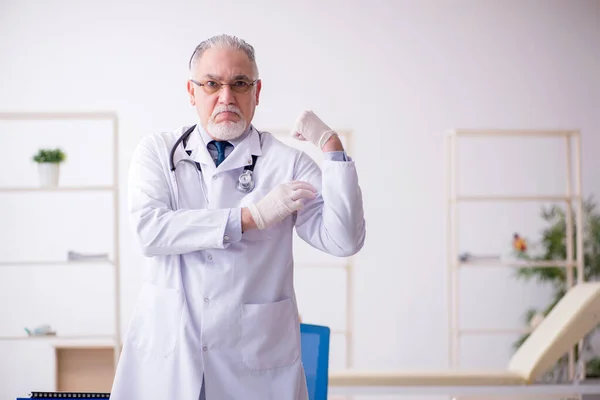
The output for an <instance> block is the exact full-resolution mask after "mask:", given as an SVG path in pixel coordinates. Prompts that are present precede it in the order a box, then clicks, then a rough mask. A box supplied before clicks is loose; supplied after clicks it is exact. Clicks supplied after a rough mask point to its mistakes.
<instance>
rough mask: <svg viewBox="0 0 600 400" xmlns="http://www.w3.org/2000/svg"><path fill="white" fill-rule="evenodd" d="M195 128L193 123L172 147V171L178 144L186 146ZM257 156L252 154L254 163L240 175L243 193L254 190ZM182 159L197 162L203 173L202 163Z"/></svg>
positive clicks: (239, 188) (239, 185) (196, 164)
mask: <svg viewBox="0 0 600 400" xmlns="http://www.w3.org/2000/svg"><path fill="white" fill-rule="evenodd" d="M194 129H196V125H193V126H192V127H191V128H189V129H188V130H186V131H185V132H184V133H183V135H181V136H180V137H179V139H177V141H176V142H175V144H174V145H173V148H172V149H171V158H170V159H169V163H170V166H171V172H175V163H174V161H173V160H174V158H175V150H177V146H179V144H180V143H183V146H184V147H185V145H186V143H187V140H188V138H189V137H190V135H191V134H192V132H193V131H194ZM186 153H187V154H188V156H189V155H191V151H189V150H186ZM257 158H258V156H256V155H253V156H252V164H250V165H246V166H245V167H244V171H243V172H242V173H241V174H240V176H239V177H238V183H237V189H238V190H239V191H240V192H242V193H250V192H251V191H252V190H254V186H255V183H254V175H253V173H254V166H255V165H256V160H257ZM181 161H186V162H189V163H192V164H195V166H196V168H197V169H198V171H200V173H202V168H201V167H200V163H198V162H196V161H193V160H189V159H183V160H181Z"/></svg>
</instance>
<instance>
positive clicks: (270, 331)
mask: <svg viewBox="0 0 600 400" xmlns="http://www.w3.org/2000/svg"><path fill="white" fill-rule="evenodd" d="M299 337H300V325H299V322H298V317H297V314H296V307H295V306H294V303H293V302H292V300H291V299H289V298H288V299H285V300H281V301H278V302H275V303H267V304H244V305H243V306H242V315H241V351H242V358H243V361H244V363H245V364H246V366H247V367H248V368H251V369H253V370H266V369H273V368H282V367H287V366H290V365H292V364H294V363H295V362H296V361H297V360H298V358H299V356H300V342H299Z"/></svg>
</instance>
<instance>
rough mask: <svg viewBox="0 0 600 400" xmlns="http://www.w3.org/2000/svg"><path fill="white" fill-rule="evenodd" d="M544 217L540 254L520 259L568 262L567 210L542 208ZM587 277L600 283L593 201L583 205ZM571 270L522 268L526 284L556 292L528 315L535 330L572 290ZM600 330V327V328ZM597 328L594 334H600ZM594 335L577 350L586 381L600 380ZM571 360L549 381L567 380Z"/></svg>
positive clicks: (598, 223)
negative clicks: (569, 280) (528, 282)
mask: <svg viewBox="0 0 600 400" xmlns="http://www.w3.org/2000/svg"><path fill="white" fill-rule="evenodd" d="M541 216H542V218H543V219H544V221H545V222H546V223H547V224H548V225H547V226H546V227H545V228H544V229H543V231H542V233H541V234H542V238H541V241H540V244H539V247H540V248H539V249H536V253H537V255H535V256H534V255H532V254H531V253H530V252H529V251H517V257H518V258H520V259H523V260H528V261H552V260H564V259H566V257H567V246H566V232H567V221H566V211H565V210H564V208H563V207H560V206H556V205H555V206H551V207H549V208H544V209H542V213H541ZM582 220H583V227H582V228H583V229H582V232H583V260H584V266H583V275H584V277H583V278H584V281H598V280H599V279H600V213H598V211H597V210H596V204H595V203H594V202H593V200H592V198H589V199H588V200H586V201H584V204H583V213H582ZM576 222H577V220H576V218H575V211H573V233H574V236H573V257H574V259H576V256H577V246H576V242H575V235H576V234H577V229H576ZM566 271H567V270H566V269H565V268H563V267H560V266H556V267H551V268H539V267H535V268H522V269H519V270H517V272H516V277H517V279H522V280H524V281H529V280H536V281H537V282H538V283H541V284H544V285H550V287H551V288H552V289H553V297H552V299H551V301H550V303H549V304H548V305H547V306H546V307H544V308H543V309H541V310H537V309H535V308H532V309H529V310H527V311H526V313H525V322H526V323H527V325H528V326H529V327H530V328H531V329H535V327H536V326H537V325H538V324H539V323H540V322H541V321H542V320H543V319H544V317H545V316H546V315H547V314H548V313H549V312H550V310H552V308H553V307H554V306H555V305H556V303H558V301H559V300H560V299H561V298H562V296H564V295H565V293H566V291H567V290H568V286H567V276H566V274H565V272H566ZM573 272H574V273H573V279H574V282H576V281H577V270H574V271H573ZM599 328H600V327H599ZM598 331H599V329H598V328H597V329H596V331H595V332H594V333H598ZM527 336H528V334H525V335H523V336H521V337H520V338H519V339H518V340H517V341H516V342H515V343H514V347H515V348H518V347H519V346H520V345H521V344H522V343H523V342H524V341H525V339H527ZM592 336H593V334H592V335H589V336H588V337H587V338H585V340H584V341H583V344H584V346H583V349H582V350H583V351H582V354H579V348H578V346H576V347H575V348H574V349H573V350H574V354H575V361H576V362H577V361H578V360H580V359H581V360H582V361H583V363H584V364H585V372H586V375H585V377H586V379H598V378H600V354H598V353H597V350H596V351H594V349H593V346H592V345H591V342H592ZM567 361H568V357H567V356H564V357H563V358H561V360H560V361H559V362H558V363H557V364H556V365H555V367H554V369H553V370H552V371H551V372H550V373H549V374H548V375H547V376H546V377H545V378H546V379H550V380H554V381H561V380H564V379H565V378H566V372H567Z"/></svg>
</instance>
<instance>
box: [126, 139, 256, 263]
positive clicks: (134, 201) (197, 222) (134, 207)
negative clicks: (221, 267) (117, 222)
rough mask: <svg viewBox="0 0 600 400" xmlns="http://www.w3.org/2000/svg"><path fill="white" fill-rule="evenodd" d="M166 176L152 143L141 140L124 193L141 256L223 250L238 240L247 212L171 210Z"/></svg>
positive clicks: (148, 140)
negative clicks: (125, 192)
mask: <svg viewBox="0 0 600 400" xmlns="http://www.w3.org/2000/svg"><path fill="white" fill-rule="evenodd" d="M169 173H170V171H168V170H167V169H165V168H164V167H163V166H162V165H161V161H160V157H159V155H158V151H157V146H156V144H155V142H154V141H152V140H151V139H149V138H145V139H144V140H143V141H142V142H141V143H140V145H138V147H137V148H136V150H135V152H134V154H133V159H132V161H131V166H130V169H129V192H128V195H129V218H130V222H131V224H132V227H133V231H134V233H135V236H136V238H137V240H138V243H139V245H140V247H141V249H142V252H143V254H144V255H146V256H155V255H169V254H183V253H188V252H192V251H197V250H204V249H209V248H225V247H227V246H229V244H230V243H232V242H236V241H239V240H240V239H241V235H242V219H243V218H242V215H243V214H246V212H247V210H244V211H242V210H241V209H240V208H224V209H211V210H209V209H178V210H174V206H173V204H174V201H173V199H172V197H171V189H170V185H169V179H170V177H169V176H168V174H169Z"/></svg>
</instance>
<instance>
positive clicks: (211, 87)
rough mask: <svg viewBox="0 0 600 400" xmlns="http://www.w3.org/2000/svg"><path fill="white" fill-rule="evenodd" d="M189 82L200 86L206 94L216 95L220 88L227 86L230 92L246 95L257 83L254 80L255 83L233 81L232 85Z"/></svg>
mask: <svg viewBox="0 0 600 400" xmlns="http://www.w3.org/2000/svg"><path fill="white" fill-rule="evenodd" d="M190 80H191V81H192V82H194V83H195V84H196V85H198V86H202V89H203V90H204V92H206V93H207V94H214V93H217V92H218V91H219V90H221V88H222V87H223V86H229V87H230V88H231V90H233V91H234V92H236V93H246V92H248V91H249V90H250V89H251V88H252V86H254V84H255V83H256V82H257V81H258V79H257V80H255V81H252V82H247V81H244V80H237V81H235V82H233V83H221V82H216V81H210V80H208V81H203V82H198V81H195V80H193V79H190Z"/></svg>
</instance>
